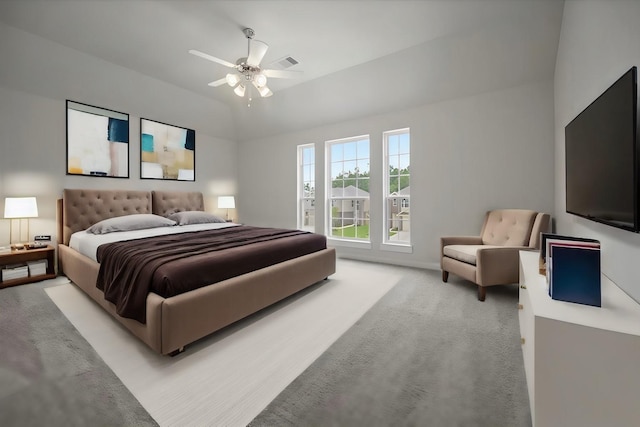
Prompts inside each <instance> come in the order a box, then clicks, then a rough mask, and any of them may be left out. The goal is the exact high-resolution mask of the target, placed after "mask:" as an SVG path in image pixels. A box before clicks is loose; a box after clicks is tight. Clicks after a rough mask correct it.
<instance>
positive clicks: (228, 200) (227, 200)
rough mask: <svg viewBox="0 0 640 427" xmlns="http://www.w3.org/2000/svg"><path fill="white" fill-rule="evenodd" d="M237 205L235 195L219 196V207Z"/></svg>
mask: <svg viewBox="0 0 640 427" xmlns="http://www.w3.org/2000/svg"><path fill="white" fill-rule="evenodd" d="M235 207H236V199H235V197H233V196H219V197H218V208H220V209H234V208H235Z"/></svg>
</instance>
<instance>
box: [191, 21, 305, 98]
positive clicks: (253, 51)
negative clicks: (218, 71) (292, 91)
mask: <svg viewBox="0 0 640 427" xmlns="http://www.w3.org/2000/svg"><path fill="white" fill-rule="evenodd" d="M242 32H243V33H244V35H245V37H246V38H247V56H246V57H241V58H239V59H238V60H237V61H236V62H235V64H233V63H231V62H229V61H225V60H224V59H220V58H216V57H215V56H211V55H209V54H206V53H204V52H200V51H198V50H194V49H191V50H190V51H189V53H190V54H192V55H196V56H199V57H200V58H204V59H206V60H209V61H212V62H215V63H217V64H220V65H224V66H225V67H229V68H233V69H235V70H236V73H229V74H227V75H226V76H225V77H223V78H221V79H218V80H215V81H213V82H211V83H209V86H212V87H218V86H222V85H223V84H225V83H226V84H228V85H229V86H231V87H233V88H234V89H233V91H234V92H235V94H236V95H238V96H239V97H243V96H244V95H245V93H246V92H249V95H248V97H249V102H251V86H252V85H253V86H254V87H255V88H256V89H257V90H258V93H259V94H260V96H262V97H263V98H266V97H269V96H271V95H273V92H271V89H269V87H268V86H267V78H276V79H290V78H295V77H298V76H300V75H301V74H302V72H301V71H291V70H276V69H264V68H262V67H260V62H261V61H262V58H264V55H265V54H266V53H267V49H268V48H269V45H268V44H266V43H265V42H262V41H259V40H253V36H254V35H255V32H254V31H253V30H252V29H251V28H245V29H244V30H242ZM287 59H289V60H290V61H289V62H287V64H288V65H291V61H293V63H294V65H295V64H297V62H296V61H295V60H294V59H293V58H287ZM249 105H250V104H249Z"/></svg>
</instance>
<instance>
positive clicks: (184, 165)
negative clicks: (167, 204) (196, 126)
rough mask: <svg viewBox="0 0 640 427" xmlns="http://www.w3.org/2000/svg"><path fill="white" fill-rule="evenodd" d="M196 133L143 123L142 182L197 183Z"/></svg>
mask: <svg viewBox="0 0 640 427" xmlns="http://www.w3.org/2000/svg"><path fill="white" fill-rule="evenodd" d="M195 164H196V132H195V131H194V130H192V129H186V128H182V127H178V126H173V125H168V124H166V123H161V122H156V121H153V120H149V119H142V118H141V119H140V178H142V179H168V180H177V181H195V180H196V174H195Z"/></svg>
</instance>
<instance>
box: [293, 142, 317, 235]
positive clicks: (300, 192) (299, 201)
mask: <svg viewBox="0 0 640 427" xmlns="http://www.w3.org/2000/svg"><path fill="white" fill-rule="evenodd" d="M297 148H298V149H297V157H298V159H297V171H296V172H297V173H296V175H297V180H296V195H297V197H296V206H297V208H296V226H297V228H298V230H305V231H312V232H315V220H316V216H317V215H316V214H315V213H314V222H313V225H311V226H309V225H305V224H304V220H303V217H302V216H303V214H304V212H305V208H304V205H305V204H307V202H308V204H309V205H310V206H312V207H313V208H314V211H315V206H316V196H317V192H316V188H317V185H316V176H315V175H316V173H315V172H316V146H315V144H300V145H298V147H297ZM309 149H312V150H313V151H312V155H311V158H312V159H313V162H310V163H304V151H305V150H309ZM309 165H310V166H311V167H312V169H313V171H312V173H311V178H312V179H311V180H310V181H306V180H305V179H304V167H305V166H309ZM307 182H313V183H314V185H313V197H308V196H305V193H304V192H305V189H304V186H305V184H306V183H307Z"/></svg>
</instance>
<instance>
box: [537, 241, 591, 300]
mask: <svg viewBox="0 0 640 427" xmlns="http://www.w3.org/2000/svg"><path fill="white" fill-rule="evenodd" d="M551 251H552V254H551V255H552V257H551V278H550V287H549V290H550V293H551V298H553V299H555V300H561V301H568V302H575V303H578V304H586V305H593V306H596V307H601V306H602V301H601V290H600V277H601V276H600V275H601V273H600V249H599V248H588V247H572V246H552V247H551Z"/></svg>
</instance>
